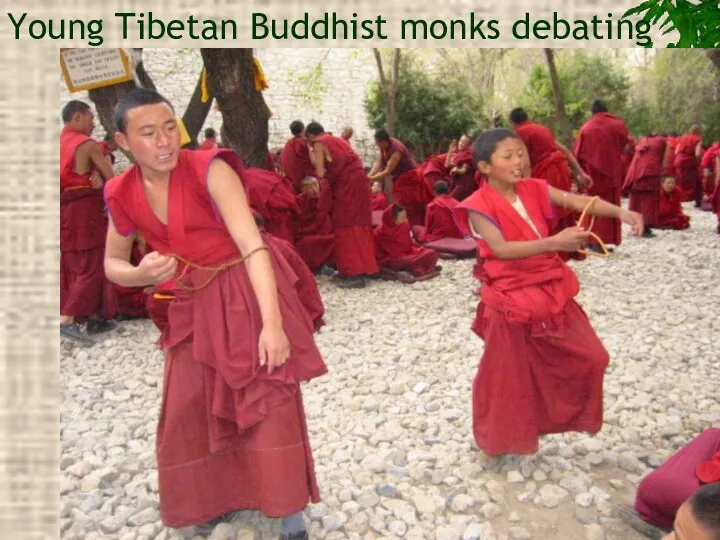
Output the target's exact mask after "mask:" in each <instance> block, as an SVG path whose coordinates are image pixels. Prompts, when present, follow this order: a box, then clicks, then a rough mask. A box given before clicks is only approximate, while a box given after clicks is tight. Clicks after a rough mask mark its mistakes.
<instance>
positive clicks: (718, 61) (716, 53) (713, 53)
mask: <svg viewBox="0 0 720 540" xmlns="http://www.w3.org/2000/svg"><path fill="white" fill-rule="evenodd" d="M705 54H707V55H708V58H710V60H711V61H712V63H713V64H715V69H717V70H718V74H719V75H720V49H705Z"/></svg>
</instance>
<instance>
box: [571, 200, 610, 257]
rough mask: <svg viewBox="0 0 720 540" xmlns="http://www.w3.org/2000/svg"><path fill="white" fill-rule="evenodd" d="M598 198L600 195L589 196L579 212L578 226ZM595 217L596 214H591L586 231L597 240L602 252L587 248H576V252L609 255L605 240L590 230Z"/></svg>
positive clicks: (600, 255) (601, 255)
mask: <svg viewBox="0 0 720 540" xmlns="http://www.w3.org/2000/svg"><path fill="white" fill-rule="evenodd" d="M599 198H600V197H598V196H595V197H593V198H591V199H590V201H589V202H588V203H587V204H586V205H585V208H583V211H582V213H581V214H580V218H579V219H578V220H577V226H578V227H582V223H583V221H585V216H586V215H587V213H588V212H589V211H590V208H591V207H592V206H593V205H594V204H595V201H597V200H598V199H599ZM595 217H596V216H592V217H591V219H590V224H589V226H588V228H587V231H588V232H589V233H590V236H592V237H593V238H594V239H595V240H597V242H598V244H599V245H600V248H601V249H602V250H603V252H602V253H598V252H596V251H592V250H587V249H585V248H581V249H578V250H577V252H578V253H581V254H583V255H596V256H598V257H609V256H610V251H608V248H607V246H606V245H605V242H603V241H602V239H601V238H600V237H599V236H598V235H597V234H595V233H594V232H592V228H593V226H594V225H595Z"/></svg>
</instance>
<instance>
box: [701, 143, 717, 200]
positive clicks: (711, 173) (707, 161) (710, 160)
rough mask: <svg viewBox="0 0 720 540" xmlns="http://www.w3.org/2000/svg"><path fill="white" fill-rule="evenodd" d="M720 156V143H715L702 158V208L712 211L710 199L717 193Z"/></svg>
mask: <svg viewBox="0 0 720 540" xmlns="http://www.w3.org/2000/svg"><path fill="white" fill-rule="evenodd" d="M718 156H720V141H715V142H713V144H711V145H710V147H709V148H708V149H707V150H705V152H703V155H702V157H701V158H700V175H701V178H702V208H703V210H707V211H710V210H711V206H710V199H711V198H712V195H713V193H714V192H715V186H716V182H715V177H716V176H717V168H716V163H717V162H718V161H720V160H718Z"/></svg>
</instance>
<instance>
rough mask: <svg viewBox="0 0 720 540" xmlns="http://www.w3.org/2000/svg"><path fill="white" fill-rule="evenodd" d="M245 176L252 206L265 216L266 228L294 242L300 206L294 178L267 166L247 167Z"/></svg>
mask: <svg viewBox="0 0 720 540" xmlns="http://www.w3.org/2000/svg"><path fill="white" fill-rule="evenodd" d="M245 179H246V182H247V184H248V188H249V193H250V206H251V208H252V209H253V210H255V211H256V212H257V213H258V214H260V216H261V217H262V218H263V221H264V222H265V230H266V231H267V232H268V233H269V234H272V235H273V236H277V237H278V238H282V239H283V240H287V241H288V242H293V241H294V240H295V227H296V222H297V216H298V214H299V213H300V208H298V205H297V199H296V195H295V189H294V188H293V186H292V184H291V182H290V179H289V178H287V177H286V176H283V175H281V174H278V173H276V172H272V171H266V170H265V169H247V170H246V171H245Z"/></svg>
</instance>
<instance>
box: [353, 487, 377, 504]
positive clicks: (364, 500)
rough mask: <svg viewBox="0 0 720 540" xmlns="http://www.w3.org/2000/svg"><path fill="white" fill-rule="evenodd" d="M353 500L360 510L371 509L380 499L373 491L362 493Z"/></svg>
mask: <svg viewBox="0 0 720 540" xmlns="http://www.w3.org/2000/svg"><path fill="white" fill-rule="evenodd" d="M355 500H356V501H357V503H358V504H359V505H360V506H361V507H362V508H372V507H373V506H375V505H376V504H378V503H379V502H380V497H378V495H377V493H375V492H374V491H364V492H363V493H361V494H360V495H359V496H358V497H357V499H355Z"/></svg>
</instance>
